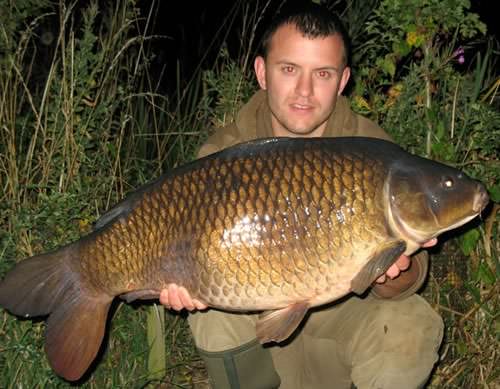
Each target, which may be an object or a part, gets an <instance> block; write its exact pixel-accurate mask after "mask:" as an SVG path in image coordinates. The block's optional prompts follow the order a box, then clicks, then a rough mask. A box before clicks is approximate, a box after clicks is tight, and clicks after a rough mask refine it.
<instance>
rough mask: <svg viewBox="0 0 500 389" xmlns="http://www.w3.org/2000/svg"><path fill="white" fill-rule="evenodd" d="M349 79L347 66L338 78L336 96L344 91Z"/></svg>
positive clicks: (349, 73)
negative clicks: (338, 83)
mask: <svg viewBox="0 0 500 389" xmlns="http://www.w3.org/2000/svg"><path fill="white" fill-rule="evenodd" d="M349 77H351V68H350V67H349V66H346V67H345V68H344V70H343V71H342V77H341V78H340V85H339V91H338V95H339V96H340V95H341V94H342V92H343V91H344V88H345V87H346V85H347V83H348V82H349Z"/></svg>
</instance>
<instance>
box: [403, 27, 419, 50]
mask: <svg viewBox="0 0 500 389" xmlns="http://www.w3.org/2000/svg"><path fill="white" fill-rule="evenodd" d="M417 41H418V34H417V33H416V32H415V31H410V32H408V33H407V34H406V43H408V45H409V46H410V47H412V46H415V44H416V43H417Z"/></svg>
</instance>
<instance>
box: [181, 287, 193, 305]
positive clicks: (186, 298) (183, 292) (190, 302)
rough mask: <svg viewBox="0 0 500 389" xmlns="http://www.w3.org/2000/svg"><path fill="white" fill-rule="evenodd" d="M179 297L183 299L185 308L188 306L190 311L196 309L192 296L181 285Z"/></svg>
mask: <svg viewBox="0 0 500 389" xmlns="http://www.w3.org/2000/svg"><path fill="white" fill-rule="evenodd" d="M179 299H180V300H181V303H182V305H183V306H184V308H186V309H187V310H188V311H192V310H194V309H195V306H194V304H193V300H192V299H191V296H190V295H189V293H188V291H187V290H186V288H184V287H183V286H181V287H179Z"/></svg>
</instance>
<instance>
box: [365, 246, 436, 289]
mask: <svg viewBox="0 0 500 389" xmlns="http://www.w3.org/2000/svg"><path fill="white" fill-rule="evenodd" d="M436 243H437V238H433V239H431V240H430V241H428V242H426V243H424V244H423V245H422V247H432V246H434V245H435V244H436ZM410 265H411V259H410V257H408V256H406V255H404V254H403V255H401V256H400V257H399V258H398V259H397V260H396V262H394V263H393V264H392V265H391V267H389V269H387V271H386V272H385V274H382V275H381V276H380V277H379V278H377V280H376V281H375V282H376V283H377V284H383V283H384V282H386V281H387V278H389V279H391V280H393V279H395V278H397V277H399V275H400V274H401V272H403V271H406V270H408V268H409V267H410Z"/></svg>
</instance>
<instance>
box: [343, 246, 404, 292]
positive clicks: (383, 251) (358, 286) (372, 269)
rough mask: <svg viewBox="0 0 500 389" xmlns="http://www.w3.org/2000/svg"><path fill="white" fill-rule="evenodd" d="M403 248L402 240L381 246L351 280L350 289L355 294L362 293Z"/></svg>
mask: <svg viewBox="0 0 500 389" xmlns="http://www.w3.org/2000/svg"><path fill="white" fill-rule="evenodd" d="M405 250H406V243H405V242H404V241H402V240H398V241H393V242H390V243H389V244H387V245H385V246H383V247H381V248H380V249H379V250H378V251H377V253H376V254H375V255H374V256H373V257H372V258H371V259H370V260H369V261H368V263H367V264H366V265H365V266H364V267H363V268H362V269H361V271H360V272H359V273H358V274H357V275H356V277H354V279H353V280H352V281H351V290H352V291H353V292H354V293H356V294H363V293H364V292H365V290H366V289H368V287H369V286H371V285H372V284H373V282H375V280H376V279H377V278H378V277H380V276H381V275H382V274H384V273H385V272H386V271H387V269H388V268H389V267H390V266H391V265H392V264H393V263H394V262H396V260H397V259H398V258H399V256H400V255H401V254H403V253H404V252H405Z"/></svg>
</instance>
